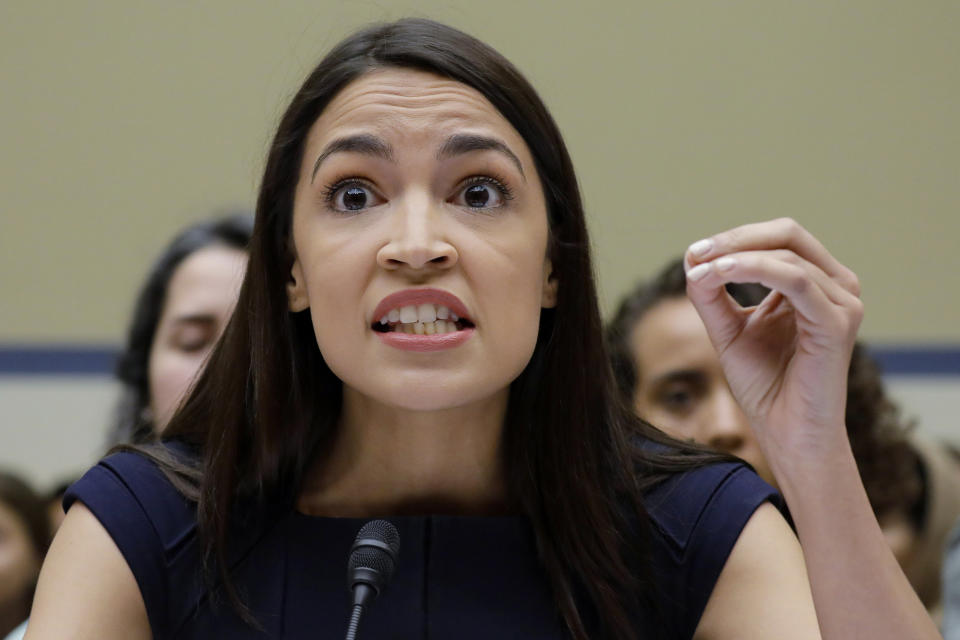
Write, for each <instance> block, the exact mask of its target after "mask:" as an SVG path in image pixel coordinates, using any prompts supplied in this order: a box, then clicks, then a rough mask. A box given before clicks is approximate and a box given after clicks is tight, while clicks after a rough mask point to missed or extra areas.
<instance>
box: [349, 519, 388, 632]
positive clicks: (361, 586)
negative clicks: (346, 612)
mask: <svg viewBox="0 0 960 640" xmlns="http://www.w3.org/2000/svg"><path fill="white" fill-rule="evenodd" d="M399 552H400V534H399V533H397V528H396V527H394V526H393V525H392V524H390V523H389V522H387V521H386V520H371V521H370V522H368V523H367V524H365V525H363V526H362V527H360V532H359V533H357V538H356V539H355V540H354V541H353V546H352V547H350V561H349V562H348V563H347V589H348V590H349V591H350V592H352V593H353V610H352V611H351V613H350V624H349V625H348V626H347V637H346V640H355V639H356V637H357V628H358V627H359V626H360V616H361V615H363V608H364V607H365V606H367V605H369V604H370V603H371V602H373V600H374V599H375V598H376V597H377V596H378V595H380V592H381V591H382V590H383V588H384V587H386V586H387V583H388V582H390V578H392V577H393V570H394V568H395V567H396V565H397V554H398V553H399Z"/></svg>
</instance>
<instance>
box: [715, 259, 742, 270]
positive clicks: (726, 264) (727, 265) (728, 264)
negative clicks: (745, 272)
mask: <svg viewBox="0 0 960 640" xmlns="http://www.w3.org/2000/svg"><path fill="white" fill-rule="evenodd" d="M714 264H716V265H717V271H730V269H733V267H735V266H736V264H737V261H736V260H734V259H733V258H730V257H727V256H724V257H722V258H720V259H719V260H716V261H715V262H714Z"/></svg>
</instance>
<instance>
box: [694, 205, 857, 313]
mask: <svg viewBox="0 0 960 640" xmlns="http://www.w3.org/2000/svg"><path fill="white" fill-rule="evenodd" d="M772 249H788V250H790V251H793V252H794V253H796V254H797V255H798V256H800V257H802V258H804V259H805V260H808V261H809V262H812V263H813V264H815V265H817V266H818V267H819V268H820V269H821V270H822V271H823V272H824V273H826V274H828V275H829V276H830V277H831V278H834V279H835V280H836V281H837V282H838V283H839V284H840V286H842V287H843V288H844V289H846V290H847V291H849V292H850V293H852V294H853V295H855V296H859V295H860V281H859V279H858V278H857V276H856V274H855V273H854V272H853V271H851V270H850V269H849V268H847V267H846V266H845V265H843V264H842V263H841V262H840V261H839V260H837V259H836V258H835V257H834V256H833V255H832V254H831V253H830V252H829V251H827V249H826V247H824V246H823V244H822V243H821V242H820V241H819V240H817V239H816V238H815V237H814V236H813V234H811V233H810V232H809V231H807V230H806V229H804V228H803V227H802V226H801V225H800V224H799V223H797V222H796V221H795V220H792V219H790V218H779V219H777V220H770V221H767V222H758V223H753V224H746V225H743V226H740V227H736V228H734V229H730V230H729V231H724V232H722V233H718V234H716V235H713V236H710V237H709V238H704V239H703V240H698V241H697V242H694V243H693V244H692V245H690V247H689V248H688V249H687V252H686V254H685V256H684V258H685V260H686V262H687V264H688V266H690V267H693V266H696V265H697V264H701V263H704V262H709V261H711V260H715V259H717V258H719V257H721V256H724V255H728V254H732V253H739V252H743V251H754V250H772Z"/></svg>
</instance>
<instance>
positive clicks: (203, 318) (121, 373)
mask: <svg viewBox="0 0 960 640" xmlns="http://www.w3.org/2000/svg"><path fill="white" fill-rule="evenodd" d="M252 233H253V217H252V216H251V215H248V214H234V215H230V216H227V217H222V218H218V219H215V220H211V221H207V222H201V223H199V224H194V225H191V226H189V227H187V228H185V229H183V230H182V231H181V232H180V233H178V234H177V236H176V237H174V238H173V240H171V241H170V244H169V245H167V247H166V249H164V251H163V253H162V254H160V257H159V258H157V260H156V262H154V264H153V266H152V267H151V269H150V273H149V275H148V276H147V279H146V282H144V284H143V287H142V288H141V290H140V294H139V295H138V296H137V301H136V304H135V306H134V311H133V318H132V320H131V323H130V328H129V332H128V335H127V343H126V347H125V348H124V350H123V353H122V354H121V355H120V359H119V362H118V364H117V377H118V378H119V379H120V383H121V385H122V387H123V391H122V395H121V398H120V402H119V405H118V407H117V413H116V421H115V423H114V424H113V426H112V427H111V429H110V432H109V435H108V445H109V446H113V445H116V444H120V443H131V442H146V441H149V440H152V439H153V438H154V437H155V436H156V435H157V434H158V433H159V432H161V431H162V430H163V428H164V427H165V426H166V424H167V422H168V421H169V420H170V416H171V415H173V412H174V410H176V408H177V406H178V405H179V403H180V400H181V399H182V398H183V395H184V393H186V391H187V389H189V387H190V384H191V382H192V381H193V379H194V378H195V377H196V375H197V373H198V372H199V371H200V370H201V369H202V367H203V365H204V363H205V362H206V359H207V356H208V355H209V353H210V349H211V348H212V347H213V345H214V343H215V342H216V341H217V339H218V338H219V337H220V334H221V333H222V332H223V329H224V327H226V325H227V321H228V320H229V319H230V315H231V314H232V313H233V307H234V305H235V304H236V301H237V297H238V296H239V293H240V283H241V282H242V280H243V274H244V271H245V270H246V265H247V243H248V242H249V241H250V236H251V235H252Z"/></svg>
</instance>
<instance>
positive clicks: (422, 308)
mask: <svg viewBox="0 0 960 640" xmlns="http://www.w3.org/2000/svg"><path fill="white" fill-rule="evenodd" d="M417 319H418V320H419V321H420V322H433V321H434V320H436V319H437V308H436V307H434V306H433V305H432V304H421V305H419V306H418V307H417Z"/></svg>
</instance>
